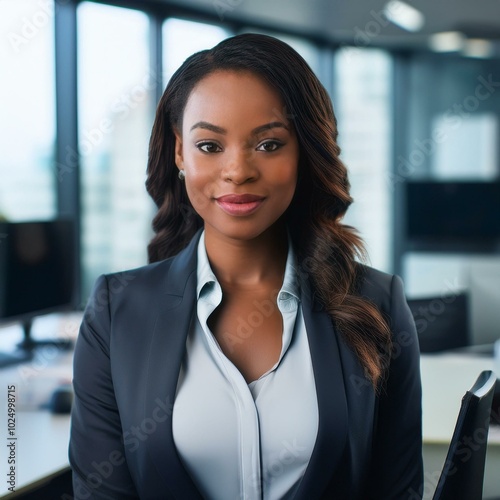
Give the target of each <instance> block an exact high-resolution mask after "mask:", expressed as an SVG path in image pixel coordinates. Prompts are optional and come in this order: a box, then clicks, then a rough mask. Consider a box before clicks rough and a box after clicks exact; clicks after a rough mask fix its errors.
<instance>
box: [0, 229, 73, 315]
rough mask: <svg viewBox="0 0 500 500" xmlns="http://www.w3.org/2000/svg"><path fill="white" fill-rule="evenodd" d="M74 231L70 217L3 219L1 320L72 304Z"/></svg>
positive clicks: (68, 307)
mask: <svg viewBox="0 0 500 500" xmlns="http://www.w3.org/2000/svg"><path fill="white" fill-rule="evenodd" d="M73 231H74V226H73V223H72V221H70V220H54V221H44V222H40V221H30V222H0V320H11V319H12V320H14V319H16V320H17V319H25V318H30V317H34V316H36V315H38V314H45V313H50V312H55V311H60V310H65V309H70V308H71V307H72V305H73V291H74V284H75V283H74V280H75V272H74V271H75V270H74V256H75V254H74V233H73Z"/></svg>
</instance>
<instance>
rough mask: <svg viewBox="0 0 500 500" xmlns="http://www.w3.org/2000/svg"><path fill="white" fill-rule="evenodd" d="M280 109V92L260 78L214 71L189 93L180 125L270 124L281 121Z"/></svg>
mask: <svg viewBox="0 0 500 500" xmlns="http://www.w3.org/2000/svg"><path fill="white" fill-rule="evenodd" d="M283 109H284V103H283V100H282V98H281V96H280V94H279V92H278V91H277V90H275V89H274V88H273V87H272V86H271V85H270V84H268V83H267V82H266V81H265V80H264V79H263V78H262V77H260V76H258V75H256V74H254V73H251V72H249V71H216V72H214V73H211V74H209V75H208V76H206V77H205V78H203V79H202V80H200V81H199V82H198V83H197V84H196V86H195V87H194V88H193V90H192V91H191V94H190V95H189V98H188V101H187V103H186V107H185V109H184V120H183V121H184V122H185V123H186V122H190V121H192V120H201V119H203V120H206V121H213V120H215V121H214V123H215V124H217V125H223V123H220V122H221V120H222V121H226V120H227V121H228V122H231V121H233V120H235V119H236V120H238V121H240V122H242V123H243V122H252V123H253V122H255V121H262V120H269V121H272V120H276V119H277V118H278V117H282V116H281V115H282V114H283ZM186 124H187V123H186Z"/></svg>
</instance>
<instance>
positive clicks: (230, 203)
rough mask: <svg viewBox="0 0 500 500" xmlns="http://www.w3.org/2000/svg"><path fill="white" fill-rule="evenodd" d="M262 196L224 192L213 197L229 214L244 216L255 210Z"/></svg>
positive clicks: (262, 199) (262, 198)
mask: <svg viewBox="0 0 500 500" xmlns="http://www.w3.org/2000/svg"><path fill="white" fill-rule="evenodd" d="M264 199H265V198H264V197H262V196H258V195H255V194H226V195H224V196H219V197H218V198H216V199H215V201H216V202H217V205H219V207H220V208H221V209H222V210H223V211H224V212H226V213H227V214H229V215H236V216H244V215H250V214H252V213H253V212H255V211H256V210H257V209H258V208H259V207H260V205H261V204H262V202H263V201H264Z"/></svg>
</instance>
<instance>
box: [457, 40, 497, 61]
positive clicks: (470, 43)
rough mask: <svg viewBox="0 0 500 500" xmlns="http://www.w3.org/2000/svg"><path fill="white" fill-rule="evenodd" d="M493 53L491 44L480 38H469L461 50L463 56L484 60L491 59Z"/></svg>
mask: <svg viewBox="0 0 500 500" xmlns="http://www.w3.org/2000/svg"><path fill="white" fill-rule="evenodd" d="M494 52H495V51H494V48H493V44H492V43H491V42H490V41H488V40H484V39H482V38H469V39H468V40H467V41H466V42H465V47H464V48H463V50H462V54H463V55H464V56H467V57H478V58H484V59H487V58H488V57H492V56H493V53H494Z"/></svg>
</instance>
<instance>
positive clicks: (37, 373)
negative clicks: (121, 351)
mask: <svg viewBox="0 0 500 500" xmlns="http://www.w3.org/2000/svg"><path fill="white" fill-rule="evenodd" d="M80 321H81V314H76V315H68V316H64V317H61V316H59V317H52V318H46V320H45V321H44V322H42V323H41V324H42V328H40V329H39V333H43V330H46V331H47V332H49V331H50V332H56V334H57V335H58V336H60V337H64V338H73V339H74V338H76V335H77V331H78V325H79V323H80ZM12 329H15V327H8V328H3V329H2V332H1V334H2V335H1V336H2V342H5V337H6V336H8V335H9V334H10V330H12ZM7 330H9V331H7ZM40 330H42V331H41V332H40ZM15 333H16V332H15V331H14V334H15ZM3 347H5V346H3ZM72 360H73V353H72V352H66V351H61V350H59V349H58V348H56V347H53V346H52V347H48V346H47V347H42V348H40V350H39V351H37V354H35V357H34V359H33V362H31V363H27V364H21V365H16V366H9V367H7V368H3V369H1V370H0V401H1V403H0V408H1V414H0V438H1V440H2V443H3V444H2V446H0V449H1V452H0V478H1V479H0V498H4V496H7V497H8V496H9V490H8V487H9V484H8V483H7V480H8V477H7V472H8V471H9V467H10V466H9V465H8V463H7V457H8V453H9V449H8V448H7V447H6V446H5V442H6V441H8V434H7V431H8V429H7V418H8V417H7V386H12V385H14V386H15V388H16V389H15V395H16V407H15V419H16V421H15V425H16V427H15V435H16V437H17V440H16V449H15V460H16V464H15V467H16V471H15V472H16V481H15V482H16V488H15V491H19V490H20V489H21V488H23V487H26V486H28V485H32V484H35V483H38V482H41V481H43V480H44V479H46V478H48V477H50V476H53V475H55V474H57V473H60V472H61V471H63V470H65V469H67V468H68V467H69V463H68V441H69V429H70V416H69V415H53V414H52V413H50V411H49V410H47V409H40V408H39V405H40V403H42V402H46V401H48V399H49V398H50V395H51V393H52V391H53V389H54V388H55V387H57V386H58V385H60V384H61V383H64V382H68V381H71V378H72Z"/></svg>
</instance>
